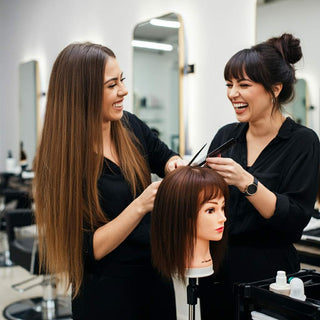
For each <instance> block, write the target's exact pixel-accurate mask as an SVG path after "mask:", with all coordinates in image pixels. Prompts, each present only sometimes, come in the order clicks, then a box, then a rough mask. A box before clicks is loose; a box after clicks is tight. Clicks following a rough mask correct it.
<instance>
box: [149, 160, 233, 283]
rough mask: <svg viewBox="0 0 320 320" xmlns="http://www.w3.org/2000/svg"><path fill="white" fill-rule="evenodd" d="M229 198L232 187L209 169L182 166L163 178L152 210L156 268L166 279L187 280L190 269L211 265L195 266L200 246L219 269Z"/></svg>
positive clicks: (153, 252) (152, 242)
mask: <svg viewBox="0 0 320 320" xmlns="http://www.w3.org/2000/svg"><path fill="white" fill-rule="evenodd" d="M227 199H228V185H227V184H226V182H225V181H224V180H223V178H222V177H221V176H220V175H219V174H218V173H216V172H215V171H213V170H212V169H209V168H202V167H190V166H186V167H181V168H178V169H176V170H174V171H173V172H171V173H170V174H169V175H167V176H166V177H165V178H164V179H163V181H162V183H161V184H160V187H159V189H158V192H157V195H156V199H155V203H154V209H153V211H152V218H151V219H152V220H151V248H152V259H153V263H154V266H155V267H156V268H157V269H158V270H159V271H160V272H161V273H162V274H163V275H164V276H165V277H168V278H170V277H171V276H177V277H178V278H180V279H184V276H185V271H186V269H187V268H194V267H206V266H208V264H207V265H206V264H204V265H201V263H202V261H200V265H199V266H197V263H195V259H196V258H197V256H199V252H198V251H199V250H198V249H197V248H199V244H200V247H201V248H202V249H201V250H200V251H203V250H206V249H204V248H205V247H207V248H208V254H209V256H208V257H207V258H205V257H204V256H202V258H201V259H202V260H203V261H206V260H209V259H210V261H207V263H209V264H210V265H211V264H212V263H213V267H214V269H215V270H216V269H217V267H218V265H219V263H220V261H221V258H222V253H223V251H224V250H223V248H224V242H225V241H224V238H225V236H224V235H225V232H223V229H221V228H223V226H224V222H225V220H226V218H225V215H224V207H225V206H226V201H227ZM221 239H222V241H219V240H221ZM201 254H202V252H200V256H201ZM211 258H212V260H211Z"/></svg>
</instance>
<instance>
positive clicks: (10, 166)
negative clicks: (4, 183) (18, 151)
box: [6, 150, 16, 173]
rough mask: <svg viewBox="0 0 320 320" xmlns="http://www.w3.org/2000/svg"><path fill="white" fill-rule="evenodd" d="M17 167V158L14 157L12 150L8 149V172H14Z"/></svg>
mask: <svg viewBox="0 0 320 320" xmlns="http://www.w3.org/2000/svg"><path fill="white" fill-rule="evenodd" d="M15 167H16V160H15V159H14V158H13V157H12V152H11V150H9V151H8V156H7V158H6V171H7V172H8V173H13V172H14V170H15Z"/></svg>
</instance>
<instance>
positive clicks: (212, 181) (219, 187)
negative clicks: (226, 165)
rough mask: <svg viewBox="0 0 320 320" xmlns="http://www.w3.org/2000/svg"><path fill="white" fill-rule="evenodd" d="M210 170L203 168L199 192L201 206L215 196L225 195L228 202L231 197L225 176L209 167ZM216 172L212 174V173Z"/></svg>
mask: <svg viewBox="0 0 320 320" xmlns="http://www.w3.org/2000/svg"><path fill="white" fill-rule="evenodd" d="M208 170H210V171H211V172H210V171H209V172H207V171H206V170H203V172H201V173H202V175H203V181H201V192H200V193H199V201H198V203H199V208H198V211H199V210H200V207H201V206H202V205H203V204H204V203H206V202H208V201H210V200H212V199H215V198H220V197H224V199H225V202H226V204H227V201H228V198H229V188H228V185H227V184H226V183H225V181H224V180H223V178H222V177H221V176H220V175H219V174H218V173H216V172H214V171H212V169H209V168H208ZM213 172H214V173H215V174H212V173H213Z"/></svg>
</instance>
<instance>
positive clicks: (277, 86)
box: [272, 82, 283, 98]
mask: <svg viewBox="0 0 320 320" xmlns="http://www.w3.org/2000/svg"><path fill="white" fill-rule="evenodd" d="M282 87H283V85H282V83H281V82H279V83H277V84H275V85H273V86H272V91H273V93H274V96H275V97H276V98H277V97H278V96H279V94H280V92H281V90H282Z"/></svg>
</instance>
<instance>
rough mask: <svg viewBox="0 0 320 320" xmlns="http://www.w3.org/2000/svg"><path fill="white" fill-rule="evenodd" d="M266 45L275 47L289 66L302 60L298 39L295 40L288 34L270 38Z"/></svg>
mask: <svg viewBox="0 0 320 320" xmlns="http://www.w3.org/2000/svg"><path fill="white" fill-rule="evenodd" d="M267 43H268V44H270V45H272V46H273V47H275V48H276V49H277V50H278V51H279V52H280V53H281V55H282V57H283V59H285V60H286V61H287V62H288V63H290V64H294V63H296V62H298V61H299V60H300V59H301V58H302V50H301V46H300V39H297V38H295V37H294V36H293V35H292V34H290V33H284V34H283V35H282V36H280V37H275V38H271V39H269V40H268V41H267Z"/></svg>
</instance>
